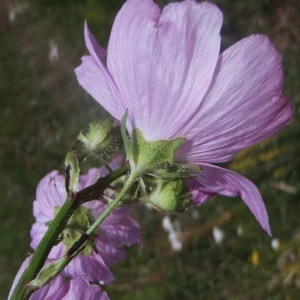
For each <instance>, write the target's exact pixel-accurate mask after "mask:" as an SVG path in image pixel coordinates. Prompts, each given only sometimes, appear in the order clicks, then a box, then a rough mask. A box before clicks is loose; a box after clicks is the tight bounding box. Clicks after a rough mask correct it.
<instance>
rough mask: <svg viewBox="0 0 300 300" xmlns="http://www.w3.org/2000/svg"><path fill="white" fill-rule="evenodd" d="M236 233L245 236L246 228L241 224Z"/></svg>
mask: <svg viewBox="0 0 300 300" xmlns="http://www.w3.org/2000/svg"><path fill="white" fill-rule="evenodd" d="M236 234H237V235H238V236H243V235H244V229H243V227H242V226H241V225H239V226H238V228H237V229H236Z"/></svg>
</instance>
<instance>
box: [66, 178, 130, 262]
mask: <svg viewBox="0 0 300 300" xmlns="http://www.w3.org/2000/svg"><path fill="white" fill-rule="evenodd" d="M135 180H136V177H135V176H132V175H130V176H129V178H128V179H127V180H126V182H125V184H124V186H123V188H122V189H121V191H120V192H119V194H118V195H117V196H116V198H115V199H114V200H113V201H112V202H110V204H109V205H108V206H107V207H106V209H105V210H104V211H103V212H102V214H101V215H100V216H99V217H98V219H97V220H96V221H95V222H94V223H93V224H92V225H91V227H90V228H89V229H88V230H87V231H86V232H85V233H84V234H83V235H82V236H81V237H80V238H79V239H78V240H77V241H76V242H75V243H74V244H73V245H72V246H71V248H70V249H69V251H68V253H67V255H68V256H70V257H73V256H74V253H75V252H76V251H77V250H78V248H80V247H81V246H82V244H83V243H84V242H85V241H86V240H87V239H88V237H89V236H90V235H91V234H93V233H94V232H95V231H96V230H97V229H98V228H99V226H100V224H101V223H102V222H103V221H104V220H105V219H106V218H107V217H108V215H109V214H110V213H111V212H112V210H113V209H114V208H115V207H116V206H117V205H118V204H119V203H120V201H121V200H122V198H123V197H124V195H125V194H126V193H127V192H128V191H129V189H130V188H131V187H132V185H133V184H134V182H135Z"/></svg>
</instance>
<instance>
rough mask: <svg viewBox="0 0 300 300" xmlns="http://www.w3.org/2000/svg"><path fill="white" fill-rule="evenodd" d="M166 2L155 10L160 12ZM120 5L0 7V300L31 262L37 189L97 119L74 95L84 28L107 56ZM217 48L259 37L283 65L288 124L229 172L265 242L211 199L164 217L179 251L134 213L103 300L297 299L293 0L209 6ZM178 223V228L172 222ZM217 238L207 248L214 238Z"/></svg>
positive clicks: (299, 207)
mask: <svg viewBox="0 0 300 300" xmlns="http://www.w3.org/2000/svg"><path fill="white" fill-rule="evenodd" d="M167 2H170V1H159V3H160V4H161V5H164V4H166V3H167ZM122 3H123V1H119V0H115V1H104V0H103V1H101V0H98V1H96V0H86V1H84V0H65V1H60V0H51V1H50V0H39V1H38V0H32V1H21V0H19V1H18V0H14V1H12V0H1V2H0V97H1V99H0V176H1V177H0V178H1V179H0V190H1V198H0V205H1V208H0V299H6V297H7V293H8V290H9V288H10V284H11V281H12V279H13V277H14V275H15V273H16V272H17V270H18V268H19V266H20V264H21V262H22V261H23V260H24V258H25V256H26V255H27V254H28V253H30V252H31V249H30V247H29V241H30V237H29V230H30V227H31V225H32V223H33V217H32V201H33V200H34V198H35V188H36V185H37V183H38V182H39V180H40V179H41V178H42V177H43V176H44V175H46V174H47V173H48V172H49V171H51V170H52V169H59V170H62V169H63V160H64V156H65V154H66V152H67V150H68V149H69V147H70V146H71V145H72V143H73V141H74V140H75V138H76V136H77V134H78V132H79V131H80V130H81V129H82V128H86V127H87V125H88V123H90V122H91V121H93V120H97V119H99V118H102V117H103V116H105V112H103V111H102V110H101V108H100V107H99V105H97V103H96V102H94V101H93V100H92V99H91V98H90V97H89V96H88V95H87V94H86V93H85V92H84V91H83V90H82V89H81V88H80V87H79V85H78V84H77V82H76V78H75V75H74V72H73V69H74V68H75V67H76V66H77V65H79V64H80V58H81V56H82V55H83V54H85V53H86V50H85V46H84V41H83V22H84V19H87V20H88V22H89V25H90V28H91V30H92V31H93V33H94V34H95V36H96V37H97V38H98V41H99V42H100V43H101V44H102V45H103V46H105V45H106V44H107V41H108V38H109V32H110V28H111V25H112V22H113V19H114V16H115V15H116V13H117V11H118V10H119V8H120V7H121V5H122ZM215 3H216V4H217V5H218V6H219V7H220V8H221V9H222V11H223V13H224V25H223V29H222V39H223V40H222V43H223V48H227V47H228V46H230V45H231V44H233V43H234V42H236V41H238V40H239V39H240V38H242V37H245V36H247V35H249V34H252V33H263V34H267V35H268V36H269V37H270V39H271V40H272V41H273V43H274V44H275V45H276V47H277V48H278V50H279V51H280V52H281V53H282V55H283V62H284V69H285V74H286V84H285V91H284V92H285V95H286V96H287V97H288V98H289V99H290V100H291V102H292V104H293V107H294V119H293V122H292V123H291V124H290V125H289V126H288V127H287V128H286V129H285V130H284V131H282V132H281V133H280V134H278V135H276V137H274V138H271V139H270V140H268V141H266V142H264V143H262V144H259V145H257V146H254V147H252V148H251V149H247V150H246V151H244V152H242V153H241V154H240V155H239V156H238V157H237V158H236V159H235V160H234V161H233V162H232V163H231V164H230V165H229V167H230V168H231V169H234V170H236V171H238V172H240V173H242V174H243V175H245V176H247V177H248V178H250V179H251V180H252V181H253V182H255V183H256V184H257V185H258V186H259V188H260V191H261V192H262V194H263V198H264V200H265V203H266V206H267V208H268V212H269V216H270V222H271V226H272V230H273V238H270V237H268V236H267V235H266V234H265V233H264V232H263V231H262V230H261V229H260V228H259V226H258V224H257V223H256V221H255V220H254V218H253V217H252V216H251V215H250V213H249V211H248V210H247V208H246V207H245V206H244V205H243V203H242V202H241V201H240V199H229V198H222V197H216V198H214V199H213V200H211V201H210V202H209V203H207V204H206V205H204V206H203V207H200V208H191V209H190V210H189V211H188V212H187V213H185V214H183V215H179V216H172V220H173V222H175V224H180V231H181V234H180V239H181V242H182V244H183V248H182V250H181V251H177V252H176V251H173V250H172V248H171V245H170V243H169V241H168V235H167V233H166V232H165V231H164V229H163V227H162V218H163V216H162V215H160V214H159V213H157V212H154V211H149V210H147V209H145V208H142V207H137V208H136V210H135V212H134V213H135V217H136V219H137V220H138V221H139V222H140V223H141V226H142V232H143V240H142V242H141V244H140V245H139V246H138V247H133V248H132V249H129V251H128V252H129V255H128V258H127V260H125V261H124V262H123V263H121V264H118V265H116V266H115V267H114V274H115V277H116V279H115V281H114V282H113V283H112V284H110V285H109V286H107V287H105V289H106V290H107V291H108V293H109V295H110V297H111V299H124V300H125V299H134V300H135V299H136V300H137V299H156V300H160V299H168V298H169V299H287V300H288V299H299V296H297V295H299V294H300V217H299V216H300V201H299V200H300V199H299V187H300V184H299V178H300V174H299V142H298V141H299V133H300V131H299V124H300V123H299V103H300V84H299V80H300V64H299V60H300V57H299V53H300V32H299V29H300V18H299V14H300V4H299V1H298V0H261V1H254V0H252V1H250V0H248V1H245V0H217V1H215ZM178 222H179V223H178ZM218 230H220V231H219V232H222V234H223V239H222V241H219V242H217V241H216V239H215V238H214V236H213V232H216V231H218Z"/></svg>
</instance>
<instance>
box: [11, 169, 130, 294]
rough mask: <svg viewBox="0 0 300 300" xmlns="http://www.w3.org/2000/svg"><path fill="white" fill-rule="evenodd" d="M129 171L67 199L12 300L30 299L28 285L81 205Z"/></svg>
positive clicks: (36, 251) (104, 178)
mask: <svg viewBox="0 0 300 300" xmlns="http://www.w3.org/2000/svg"><path fill="white" fill-rule="evenodd" d="M127 171H128V166H126V165H125V166H122V167H120V168H119V169H117V170H116V171H114V172H112V173H109V174H108V175H107V176H105V177H103V178H100V179H98V181H97V182H96V183H95V184H93V185H92V186H90V187H87V188H85V189H83V190H81V191H79V192H78V193H77V194H76V195H75V197H74V198H72V197H67V199H66V201H65V203H64V205H63V206H62V207H61V208H60V210H59V212H58V213H57V215H56V217H55V219H54V220H53V222H52V223H51V225H50V226H49V228H48V230H47V232H46V234H45V235H44V237H43V239H42V240H41V242H40V243H39V245H38V247H37V249H36V250H35V252H34V254H33V256H32V258H31V260H30V263H29V265H28V267H27V268H26V269H25V271H24V272H23V274H22V275H21V277H20V279H19V281H18V283H17V285H16V287H15V289H14V291H13V293H12V295H11V297H10V300H23V299H28V296H27V295H26V296H25V291H26V284H27V283H28V282H30V281H31V280H33V279H34V278H35V277H36V275H37V274H38V272H39V271H40V269H41V268H42V266H43V265H44V263H45V261H46V259H47V257H48V255H49V253H50V251H51V249H52V246H53V244H54V242H55V240H57V238H58V236H59V234H60V233H61V232H62V230H63V228H64V227H65V225H66V223H67V222H68V220H69V219H70V217H71V216H72V214H73V213H74V211H75V210H76V209H77V208H78V207H79V205H80V204H82V203H83V202H87V201H91V200H94V199H97V198H99V197H100V196H101V195H102V193H103V191H104V190H105V188H107V187H108V186H109V185H110V184H111V183H112V182H113V181H114V180H116V179H117V178H119V177H120V176H122V175H124V174H126V172H127Z"/></svg>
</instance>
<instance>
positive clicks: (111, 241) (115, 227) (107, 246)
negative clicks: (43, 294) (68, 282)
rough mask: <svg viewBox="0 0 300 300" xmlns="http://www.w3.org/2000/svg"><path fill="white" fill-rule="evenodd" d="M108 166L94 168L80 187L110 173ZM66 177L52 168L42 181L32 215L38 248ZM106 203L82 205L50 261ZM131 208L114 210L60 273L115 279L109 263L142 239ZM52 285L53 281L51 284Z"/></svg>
mask: <svg viewBox="0 0 300 300" xmlns="http://www.w3.org/2000/svg"><path fill="white" fill-rule="evenodd" d="M107 172H108V171H107V170H106V168H104V167H103V168H100V169H97V168H91V169H89V171H88V172H87V174H86V175H81V176H80V177H79V183H78V190H81V189H83V188H85V187H88V186H90V185H92V184H94V183H95V182H96V181H97V179H98V178H99V177H100V176H104V175H106V174H107ZM66 196H67V194H66V190H65V179H64V176H63V175H61V174H60V173H59V172H58V171H52V172H50V173H49V174H48V175H47V176H45V177H44V178H43V179H42V180H41V181H40V183H39V185H38V187H37V191H36V200H35V201H34V203H33V214H34V217H35V219H36V222H35V223H34V225H33V226H32V229H31V232H30V234H31V238H32V240H31V247H32V248H33V249H36V247H37V246H38V244H39V242H40V241H41V239H42V237H43V236H44V234H45V232H46V231H47V229H48V225H49V223H50V222H51V221H52V220H53V219H54V217H55V214H56V213H57V211H58V210H59V208H60V207H61V206H62V205H63V203H64V201H65V199H66ZM106 207H107V204H106V203H105V202H103V201H101V200H94V201H90V202H87V203H85V204H83V205H81V206H80V207H79V208H78V209H77V211H76V212H75V213H74V215H72V217H71V218H70V220H69V221H68V223H67V225H66V226H65V228H64V230H63V232H62V234H61V236H60V237H59V241H60V242H59V243H58V244H57V245H56V246H54V247H53V248H52V250H51V252H50V253H49V256H48V260H49V261H53V260H57V259H59V258H61V257H62V256H63V255H64V254H65V253H66V250H67V249H69V248H70V247H71V246H72V245H73V243H74V242H75V241H77V240H78V239H79V237H80V236H81V235H82V234H83V233H84V232H85V231H86V230H87V229H88V228H89V227H90V226H91V225H92V224H93V222H94V220H95V219H96V218H97V217H99V216H100V215H101V213H102V212H103V211H104V210H105V208H106ZM130 212H131V208H130V206H127V207H119V208H117V209H115V210H114V211H113V212H112V213H111V214H110V215H109V216H108V217H107V218H106V219H105V221H104V222H103V223H102V224H101V226H100V228H99V230H98V231H97V232H96V233H94V234H93V235H92V236H90V237H89V240H88V243H87V246H86V247H85V248H84V250H83V251H82V252H81V253H80V254H78V255H77V256H76V257H75V258H73V260H72V261H71V262H70V263H69V264H68V266H67V267H66V268H65V269H64V270H63V271H62V272H61V276H62V277H63V278H69V279H76V278H83V279H84V280H85V281H86V282H90V283H98V284H106V283H108V282H110V281H111V280H112V279H113V275H112V273H111V271H110V269H109V268H110V266H111V265H112V264H115V263H117V262H119V261H121V260H123V259H124V258H125V256H126V252H125V250H124V246H130V245H133V244H135V243H137V242H138V241H139V236H140V229H139V225H138V224H137V222H136V221H135V220H133V219H132V217H131V216H130ZM51 284H53V283H51V282H50V285H51Z"/></svg>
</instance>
